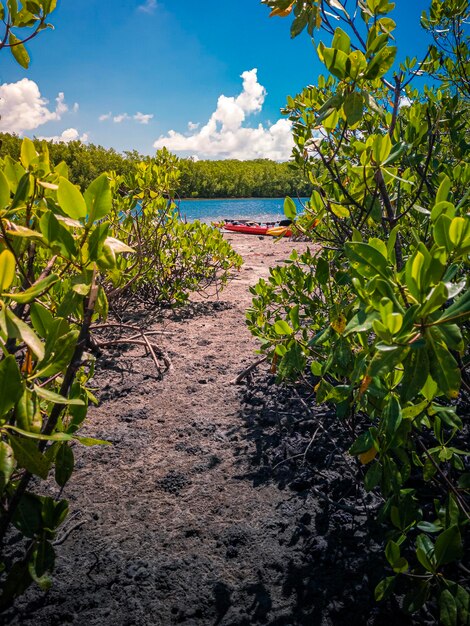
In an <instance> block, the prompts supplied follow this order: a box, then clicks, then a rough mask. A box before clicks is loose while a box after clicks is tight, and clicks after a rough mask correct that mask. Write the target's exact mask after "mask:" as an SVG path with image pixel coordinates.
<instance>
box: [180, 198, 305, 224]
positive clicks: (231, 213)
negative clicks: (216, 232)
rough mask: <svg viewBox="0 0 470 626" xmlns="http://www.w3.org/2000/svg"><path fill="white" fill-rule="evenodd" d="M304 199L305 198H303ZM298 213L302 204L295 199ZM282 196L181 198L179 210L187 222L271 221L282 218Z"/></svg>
mask: <svg viewBox="0 0 470 626" xmlns="http://www.w3.org/2000/svg"><path fill="white" fill-rule="evenodd" d="M305 200H306V199H305ZM295 203H296V204H297V207H298V211H299V213H300V212H301V211H302V206H301V203H300V201H299V200H295ZM283 206H284V198H235V199H220V200H181V203H180V211H181V215H182V217H186V219H187V220H188V222H193V221H194V220H201V222H214V221H218V220H223V219H231V220H233V219H251V220H255V221H257V222H265V221H269V222H273V221H275V220H277V219H283V218H284V211H283Z"/></svg>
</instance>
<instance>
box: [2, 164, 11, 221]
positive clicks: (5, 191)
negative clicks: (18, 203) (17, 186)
mask: <svg viewBox="0 0 470 626" xmlns="http://www.w3.org/2000/svg"><path fill="white" fill-rule="evenodd" d="M8 204H10V185H9V184H8V180H7V178H6V176H5V174H4V173H3V172H2V171H0V211H1V210H2V209H4V208H5V207H6V206H7V205H8Z"/></svg>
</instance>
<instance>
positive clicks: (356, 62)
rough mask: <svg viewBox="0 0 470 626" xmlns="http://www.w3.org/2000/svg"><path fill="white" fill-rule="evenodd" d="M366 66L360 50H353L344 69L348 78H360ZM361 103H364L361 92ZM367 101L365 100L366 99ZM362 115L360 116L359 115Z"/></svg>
mask: <svg viewBox="0 0 470 626" xmlns="http://www.w3.org/2000/svg"><path fill="white" fill-rule="evenodd" d="M366 68H367V61H366V57H365V56H364V54H363V53H362V52H361V51H360V50H354V52H351V53H350V54H349V56H348V62H347V64H346V70H347V73H348V75H349V77H350V78H352V79H353V80H357V79H358V78H361V76H362V75H363V74H364V72H365V70H366ZM361 99H362V104H363V105H364V96H363V95H362V94H361ZM366 101H367V100H366ZM361 117H362V116H361Z"/></svg>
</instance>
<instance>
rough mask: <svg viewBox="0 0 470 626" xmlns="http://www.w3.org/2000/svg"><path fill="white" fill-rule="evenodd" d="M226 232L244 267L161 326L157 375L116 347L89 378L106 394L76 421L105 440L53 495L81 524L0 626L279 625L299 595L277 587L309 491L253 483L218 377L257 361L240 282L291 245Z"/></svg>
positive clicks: (238, 426) (262, 272) (227, 392)
mask: <svg viewBox="0 0 470 626" xmlns="http://www.w3.org/2000/svg"><path fill="white" fill-rule="evenodd" d="M229 238H230V239H231V240H232V241H233V244H234V246H235V248H236V249H237V251H238V252H240V254H241V255H242V256H243V257H244V259H245V265H244V267H243V269H242V270H241V271H240V273H239V274H238V275H237V277H236V278H235V279H234V280H233V281H232V282H231V283H230V285H229V287H228V288H227V289H226V291H224V292H223V293H222V294H221V296H220V299H221V302H218V301H217V300H209V301H207V302H204V303H203V304H202V305H200V308H199V309H197V308H196V313H195V314H194V315H193V316H189V317H186V318H184V319H181V320H179V321H169V322H167V323H166V324H165V331H166V333H168V334H166V335H165V336H164V337H163V338H162V340H161V344H162V346H163V347H164V348H165V349H166V350H168V352H169V354H170V355H171V358H172V361H173V364H174V370H173V371H172V372H171V373H170V374H169V375H168V376H167V377H166V378H165V380H164V381H163V382H158V381H156V380H155V379H154V377H153V372H152V364H151V363H150V362H149V361H147V360H145V359H142V358H134V357H132V356H129V355H126V357H125V358H123V359H122V361H121V362H120V365H121V366H122V367H123V368H124V370H123V371H120V372H117V371H115V370H114V369H113V368H112V367H111V368H109V369H107V370H102V371H101V373H100V374H99V376H98V379H99V381H100V385H101V386H102V388H103V391H102V397H104V398H107V400H106V401H105V402H103V403H102V405H101V406H100V407H98V408H96V409H93V410H92V411H91V412H90V418H91V421H90V426H89V428H88V430H89V432H90V433H93V434H94V435H95V436H99V437H103V438H106V439H109V440H111V441H112V442H113V444H114V445H113V446H112V447H111V448H93V449H86V450H82V451H80V453H79V457H80V458H79V460H78V463H77V471H76V474H75V475H74V478H73V481H72V482H71V484H70V485H68V486H67V488H66V490H65V494H64V495H65V497H68V498H69V499H70V502H71V509H72V511H74V512H76V513H77V516H78V517H77V519H78V520H81V521H83V522H84V524H83V526H82V527H81V528H80V530H77V531H75V532H74V533H72V534H71V535H70V536H69V538H68V539H67V540H66V541H65V543H64V545H62V546H61V548H60V552H59V555H60V556H59V559H58V564H57V569H56V574H55V583H54V587H53V589H52V591H51V592H50V593H49V594H48V596H47V597H46V599H45V600H37V597H36V596H35V595H34V594H30V596H29V597H28V600H29V604H28V605H25V604H24V603H23V604H22V605H21V607H20V614H19V615H17V616H16V617H15V618H14V619H13V621H12V622H11V623H15V624H18V623H20V624H25V625H26V624H28V625H29V624H34V625H39V624H65V623H74V624H80V625H83V626H85V625H87V626H88V625H89V626H92V625H94V624H96V625H98V624H100V625H107V624H112V625H113V626H120V625H123V626H124V625H130V624H139V625H141V624H162V625H166V624H173V623H185V624H253V623H258V622H260V623H261V622H266V621H267V620H268V618H269V617H270V616H276V619H281V620H283V619H284V620H287V621H285V622H284V621H281V622H276V623H291V622H290V620H291V619H292V618H291V617H289V616H292V615H293V612H294V609H293V606H294V605H295V604H296V602H297V600H298V598H297V597H296V593H295V590H294V587H293V586H292V585H291V588H290V589H287V590H286V582H288V577H289V572H288V570H289V568H291V569H292V571H294V570H295V567H296V553H297V552H299V554H301V552H302V551H301V545H299V546H298V547H296V546H295V543H294V544H293V543H292V537H293V536H294V535H295V533H296V532H297V526H298V525H299V524H300V526H302V527H303V526H304V522H306V521H308V520H309V516H310V514H309V510H311V506H310V504H309V500H310V498H309V497H308V496H304V497H302V498H299V497H297V496H293V495H292V493H285V492H283V491H281V490H279V488H278V486H276V485H275V484H271V483H269V482H266V481H261V480H259V479H257V477H256V471H254V472H253V467H252V466H251V465H250V463H251V459H252V458H254V457H256V452H257V445H259V442H258V443H257V442H256V441H253V440H250V438H249V436H248V434H247V432H246V431H245V426H244V421H243V419H242V418H243V410H242V406H241V393H240V388H239V387H236V386H234V385H230V384H229V383H230V381H231V380H232V379H233V378H234V377H235V376H236V375H237V374H238V373H239V372H240V370H241V369H243V367H244V366H246V365H248V364H250V363H251V362H252V361H253V360H255V359H256V358H257V357H256V355H255V354H254V350H255V348H256V343H255V341H254V340H253V338H252V337H251V335H250V334H249V332H248V330H247V329H246V326H245V322H244V311H245V309H246V307H247V306H248V305H249V303H250V299H251V298H250V294H249V292H248V285H250V284H254V283H255V282H256V280H257V279H258V278H259V277H260V276H265V277H266V276H267V275H268V266H269V264H275V262H276V261H278V260H281V259H282V258H286V256H287V255H288V254H289V252H290V251H291V250H292V249H293V248H294V247H295V244H293V243H291V242H288V241H282V242H279V243H277V244H275V243H274V242H273V241H272V240H271V239H258V238H257V237H250V236H237V235H234V236H229ZM297 247H299V246H298V245H297ZM111 363H112V362H111ZM104 365H106V363H104ZM285 515H287V516H288V517H289V518H290V519H289V523H286V522H285V519H284V517H285ZM302 520H303V522H302ZM305 528H306V527H305ZM306 534H307V535H308V534H309V533H308V532H307V533H306ZM300 543H302V542H300ZM292 623H293V622H292ZM298 623H300V622H298Z"/></svg>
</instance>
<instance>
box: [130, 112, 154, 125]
mask: <svg viewBox="0 0 470 626" xmlns="http://www.w3.org/2000/svg"><path fill="white" fill-rule="evenodd" d="M134 119H135V121H136V122H139V124H148V123H149V122H150V120H151V119H153V113H141V112H140V111H138V112H137V113H136V114H135V115H134Z"/></svg>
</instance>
